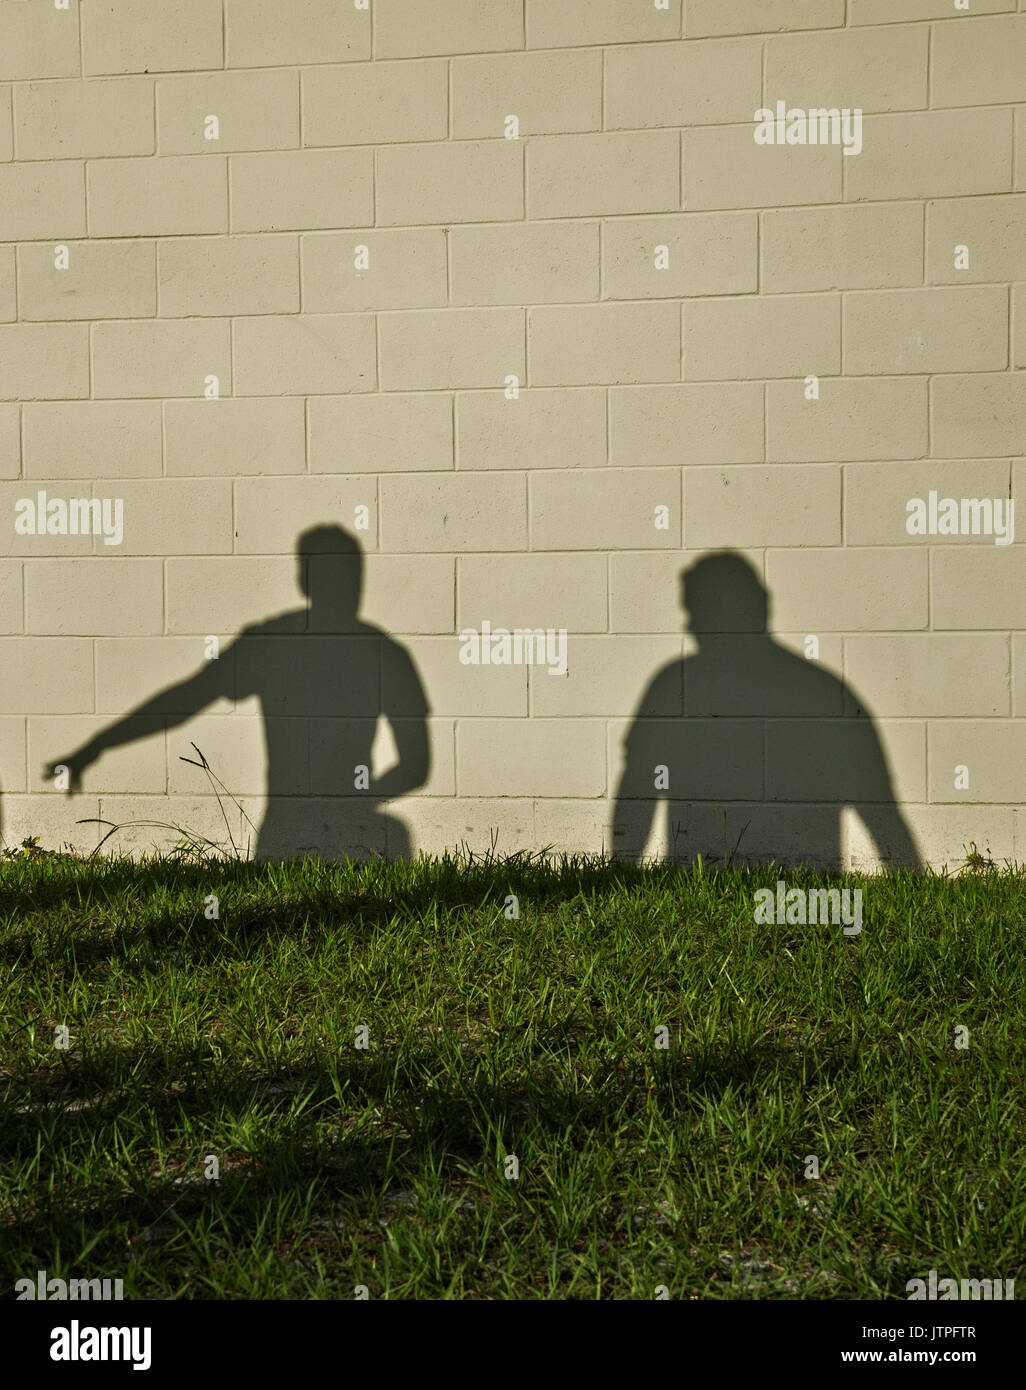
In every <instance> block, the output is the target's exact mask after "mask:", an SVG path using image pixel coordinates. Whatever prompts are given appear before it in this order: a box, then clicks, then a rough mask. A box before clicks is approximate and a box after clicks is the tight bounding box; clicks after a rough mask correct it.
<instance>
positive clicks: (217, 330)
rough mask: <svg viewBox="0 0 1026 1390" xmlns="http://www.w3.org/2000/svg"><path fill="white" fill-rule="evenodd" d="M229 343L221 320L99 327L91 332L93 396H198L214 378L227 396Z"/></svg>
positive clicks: (101, 325)
mask: <svg viewBox="0 0 1026 1390" xmlns="http://www.w3.org/2000/svg"><path fill="white" fill-rule="evenodd" d="M229 338H230V335H229V328H228V324H227V323H226V322H223V321H209V322H208V321H204V320H196V319H181V320H178V321H176V320H173V319H164V320H150V321H147V322H144V323H98V324H97V325H96V326H95V327H94V329H93V349H92V355H93V393H94V395H96V396H100V397H104V396H106V397H108V398H110V397H122V396H202V394H203V391H204V387H205V383H206V378H207V377H209V376H216V377H217V378H218V381H219V382H220V389H221V390H222V391H223V392H225V393H227V392H228V391H229V390H230V389H231V379H232V378H231V345H230V341H229ZM83 394H84V393H83Z"/></svg>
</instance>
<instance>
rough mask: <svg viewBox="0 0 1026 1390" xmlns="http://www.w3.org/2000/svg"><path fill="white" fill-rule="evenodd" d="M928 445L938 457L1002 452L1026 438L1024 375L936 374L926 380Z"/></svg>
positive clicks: (1015, 450)
mask: <svg viewBox="0 0 1026 1390" xmlns="http://www.w3.org/2000/svg"><path fill="white" fill-rule="evenodd" d="M930 404H931V411H932V434H931V439H932V448H933V452H934V453H935V454H936V455H937V456H938V457H940V458H962V459H964V458H987V457H993V458H996V457H1007V456H1009V455H1016V454H1021V453H1022V441H1023V439H1024V438H1026V376H1019V375H1018V374H1017V373H996V374H995V375H993V376H980V375H977V376H941V377H938V378H937V379H936V380H935V381H933V382H931V384H930Z"/></svg>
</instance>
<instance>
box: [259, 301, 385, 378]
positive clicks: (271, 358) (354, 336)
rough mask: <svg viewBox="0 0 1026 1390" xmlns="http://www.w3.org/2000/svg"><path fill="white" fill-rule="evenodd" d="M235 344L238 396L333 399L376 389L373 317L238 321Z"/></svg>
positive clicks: (343, 315) (348, 316) (324, 315)
mask: <svg viewBox="0 0 1026 1390" xmlns="http://www.w3.org/2000/svg"><path fill="white" fill-rule="evenodd" d="M234 340H235V389H236V392H237V394H239V395H244V396H288V395H293V396H302V395H307V394H309V395H333V394H334V393H336V392H339V391H372V390H373V389H374V387H375V385H376V371H375V348H374V318H373V315H371V314H303V315H302V316H300V317H290V318H277V317H268V318H245V319H238V320H236V322H235V325H234Z"/></svg>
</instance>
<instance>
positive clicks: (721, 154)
mask: <svg viewBox="0 0 1026 1390" xmlns="http://www.w3.org/2000/svg"><path fill="white" fill-rule="evenodd" d="M754 114H755V113H754V111H753V113H752V115H753V118H754ZM755 129H756V126H755V121H754V119H752V120H749V121H748V122H747V123H746V124H745V125H731V126H708V127H698V128H697V129H692V130H685V131H684V207H685V208H686V209H687V210H688V211H689V212H698V211H701V210H702V209H703V208H770V207H779V206H782V205H786V204H788V203H836V202H838V201H839V200H840V198H841V180H842V172H841V165H842V160H843V159H844V156H843V154H842V151H841V147H840V146H839V145H806V146H804V147H801V146H793V147H792V146H789V145H757V144H756V143H755ZM864 154H865V152H864V151H863V155H861V156H859V157H860V158H863V157H864ZM796 156H797V157H796ZM852 162H853V161H852V159H851V158H849V159H848V160H847V163H849V164H851V163H852ZM856 162H857V161H856Z"/></svg>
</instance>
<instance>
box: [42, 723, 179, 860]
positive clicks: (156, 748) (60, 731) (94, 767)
mask: <svg viewBox="0 0 1026 1390" xmlns="http://www.w3.org/2000/svg"><path fill="white" fill-rule="evenodd" d="M106 723H107V721H106V720H100V719H97V717H96V716H95V715H88V716H86V717H84V718H78V719H70V718H68V717H66V716H64V717H61V716H57V717H54V716H38V717H37V716H33V717H30V718H29V721H28V771H29V790H30V791H32V792H51V793H53V794H54V795H60V793H57V792H56V791H55V789H54V785H53V781H52V780H51V779H50V778H48V777H44V775H43V774H44V771H45V768H46V764H47V763H51V762H59V761H61V760H62V759H64V758H69V757H70V756H71V755H72V753H74V752H75V751H76V750H77V749H79V748H81V747H82V745H83V744H85V743H88V742H89V740H90V739H92V738H94V737H96V736H97V735H99V734H100V733H102V731H103V729H104V727H105V726H106ZM127 728H128V731H130V732H131V734H132V741H131V742H130V743H128V744H122V745H121V746H120V747H117V748H108V749H105V750H104V752H103V753H101V754H100V756H99V758H97V760H96V762H94V763H92V764H90V766H89V767H87V768H86V769H85V770H84V771H83V773H82V791H83V793H84V794H85V795H86V796H89V795H92V796H96V795H97V794H98V793H99V792H101V791H103V792H151V793H159V792H165V791H166V790H167V760H166V757H165V754H164V723H163V720H161V719H131V720H129V721H128V722H127ZM90 828H91V829H92V830H93V831H94V832H97V833H96V839H97V840H99V839H101V838H102V836H103V834H104V832H105V830H106V829H107V827H103V828H101V829H99V830H98V831H97V827H95V826H93V827H90Z"/></svg>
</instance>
